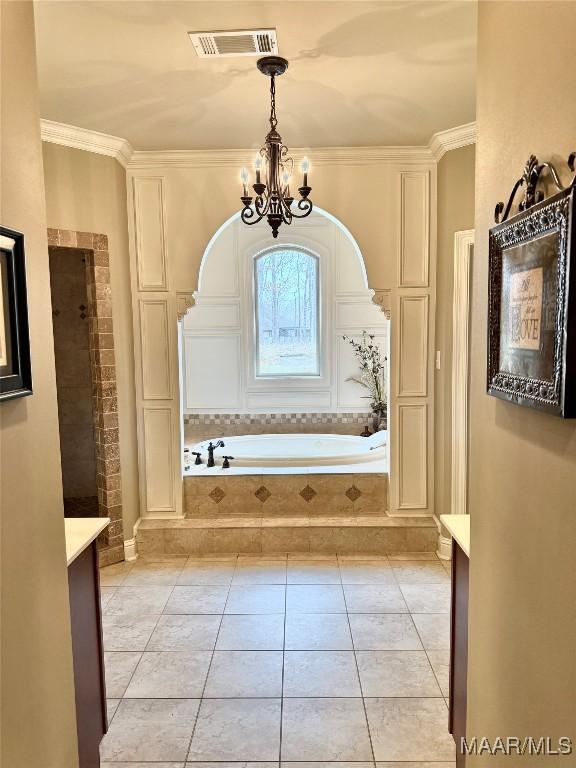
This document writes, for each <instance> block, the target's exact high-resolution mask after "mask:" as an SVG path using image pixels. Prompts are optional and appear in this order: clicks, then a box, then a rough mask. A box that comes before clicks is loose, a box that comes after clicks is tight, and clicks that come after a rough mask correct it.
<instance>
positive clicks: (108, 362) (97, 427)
mask: <svg viewBox="0 0 576 768" xmlns="http://www.w3.org/2000/svg"><path fill="white" fill-rule="evenodd" d="M48 246H49V248H53V247H58V250H61V249H65V248H69V249H71V248H74V249H78V252H79V253H80V252H81V253H82V254H83V256H84V258H85V267H86V289H87V299H88V301H87V304H88V308H87V321H88V329H89V350H90V367H91V373H92V381H91V386H92V411H93V424H94V440H95V446H96V486H97V493H98V514H99V516H100V517H108V518H110V521H111V522H110V526H109V527H108V529H107V531H106V532H105V533H104V534H103V535H102V537H101V538H100V539H99V541H98V547H99V561H100V564H101V565H110V564H112V563H117V562H120V561H121V560H123V559H124V533H123V526H122V490H121V477H120V443H119V432H118V396H117V388H116V365H115V357H114V329H113V325H112V300H111V286H110V255H109V252H108V237H107V236H106V235H103V234H96V233H93V232H76V231H70V230H64V229H50V228H49V229H48Z"/></svg>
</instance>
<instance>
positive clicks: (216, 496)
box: [208, 485, 226, 504]
mask: <svg viewBox="0 0 576 768" xmlns="http://www.w3.org/2000/svg"><path fill="white" fill-rule="evenodd" d="M208 496H210V498H211V499H212V501H213V502H214V503H215V504H220V502H221V501H222V499H223V498H224V496H226V494H225V493H224V491H223V490H222V488H220V487H219V486H218V485H217V486H216V488H213V489H212V490H211V491H210V493H209V494H208Z"/></svg>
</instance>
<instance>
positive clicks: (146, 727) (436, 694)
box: [101, 552, 454, 768]
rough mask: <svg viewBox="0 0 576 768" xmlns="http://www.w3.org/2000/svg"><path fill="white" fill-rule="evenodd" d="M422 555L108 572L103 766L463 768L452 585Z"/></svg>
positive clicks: (174, 564)
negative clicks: (453, 729)
mask: <svg viewBox="0 0 576 768" xmlns="http://www.w3.org/2000/svg"><path fill="white" fill-rule="evenodd" d="M412 557H413V559H410V560H408V559H406V555H405V554H404V553H394V554H391V555H390V556H389V557H388V556H379V557H378V556H375V555H373V554H370V553H362V552H356V553H354V554H353V555H341V556H338V555H327V554H324V555H322V554H316V553H312V554H311V553H309V552H308V553H300V552H295V553H293V554H290V555H246V554H244V555H238V554H215V555H212V556H203V557H199V556H193V557H183V556H173V557H169V556H167V555H149V556H141V557H140V559H139V560H138V561H137V562H136V563H135V564H132V563H122V564H120V565H115V566H111V567H110V568H104V569H102V571H101V576H102V582H103V583H104V584H106V585H108V586H107V587H106V589H107V590H110V593H109V594H106V596H105V602H106V604H105V606H104V608H103V611H104V617H103V618H104V646H105V651H106V663H107V669H106V673H107V679H108V685H109V692H110V701H109V722H110V728H109V732H108V734H107V735H106V736H105V738H104V740H103V742H102V745H101V755H102V766H103V768H125V767H126V768H127V766H133V767H134V768H144V766H150V768H152V765H155V766H160V767H161V768H176V766H178V767H179V768H184V767H185V766H187V768H191V766H195V767H196V768H209V766H211V767H212V768H234V765H236V766H241V765H242V764H244V766H245V768H272V767H273V766H276V768H277V767H278V765H279V764H280V765H281V766H282V767H284V766H285V767H286V768H313V766H312V764H315V766H316V768H322V767H323V766H324V768H328V766H327V763H333V764H334V765H333V768H336V765H339V766H340V768H353V767H354V768H375V766H378V768H399V766H405V767H406V768H431V766H434V767H435V768H454V762H453V761H454V744H453V741H452V739H451V737H450V735H449V734H448V731H447V721H448V710H447V704H446V700H445V695H446V692H447V689H446V685H447V680H446V653H447V649H448V645H449V629H448V614H447V613H438V614H435V613H432V609H434V610H436V609H437V608H438V606H439V602H438V595H439V591H440V589H443V590H444V592H446V594H449V592H450V576H449V573H448V572H447V571H446V570H445V569H444V568H443V567H442V565H441V563H440V561H439V560H438V559H437V558H436V556H435V555H434V554H432V553H413V555H412ZM415 574H417V576H415ZM415 580H416V581H417V584H415V583H414V582H415ZM428 582H430V583H428ZM136 585H140V586H136ZM415 586H417V588H418V590H419V602H418V606H417V607H418V610H421V611H422V613H420V614H416V613H415V614H412V613H411V612H410V605H409V602H407V600H406V596H408V595H410V588H414V587H415ZM428 589H429V591H430V604H429V605H427V604H426V602H425V600H426V591H427V590H428ZM351 590H352V591H351ZM135 591H138V594H137V595H135ZM350 595H353V597H354V599H353V600H351V599H350V597H349V596H350ZM384 595H386V596H387V600H388V602H386V601H384V602H383V601H382V598H383V596H384ZM422 617H425V618H426V619H430V618H432V617H434V618H436V619H437V621H436V624H435V629H434V632H433V633H431V626H432V625H431V624H430V622H429V623H428V625H427V626H426V627H425V630H426V631H424V632H423V633H421V632H420V629H419V626H424V625H420V619H421V618H422ZM429 643H431V644H432V646H433V647H432V648H430V647H429Z"/></svg>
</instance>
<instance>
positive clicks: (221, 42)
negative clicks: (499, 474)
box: [188, 29, 278, 59]
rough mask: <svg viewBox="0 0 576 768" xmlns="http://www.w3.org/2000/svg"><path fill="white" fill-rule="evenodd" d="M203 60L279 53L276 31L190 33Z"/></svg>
mask: <svg viewBox="0 0 576 768" xmlns="http://www.w3.org/2000/svg"><path fill="white" fill-rule="evenodd" d="M188 35H189V36H190V40H192V45H193V46H194V50H195V51H196V53H197V54H198V56H199V57H200V58H201V59H215V58H222V57H224V56H267V55H270V54H272V55H274V54H277V53H278V39H277V37H276V30H275V29H242V30H236V31H233V32H188Z"/></svg>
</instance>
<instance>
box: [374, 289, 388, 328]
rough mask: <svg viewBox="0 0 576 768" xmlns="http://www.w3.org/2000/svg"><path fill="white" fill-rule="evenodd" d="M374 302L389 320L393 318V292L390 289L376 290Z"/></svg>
mask: <svg viewBox="0 0 576 768" xmlns="http://www.w3.org/2000/svg"><path fill="white" fill-rule="evenodd" d="M372 302H373V303H374V304H376V306H377V307H379V308H380V310H381V311H382V312H383V313H384V316H385V317H386V319H387V320H390V317H391V316H392V291H391V289H390V288H375V289H374V295H373V296H372Z"/></svg>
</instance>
